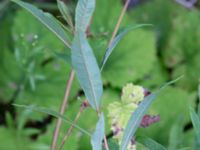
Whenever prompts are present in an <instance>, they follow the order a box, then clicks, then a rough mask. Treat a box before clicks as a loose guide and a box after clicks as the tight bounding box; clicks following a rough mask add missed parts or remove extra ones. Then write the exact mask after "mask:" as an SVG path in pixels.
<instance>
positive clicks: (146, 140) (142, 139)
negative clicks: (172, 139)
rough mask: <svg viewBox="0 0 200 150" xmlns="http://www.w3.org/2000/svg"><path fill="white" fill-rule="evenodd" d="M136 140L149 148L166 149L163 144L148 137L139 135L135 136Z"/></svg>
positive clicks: (151, 149) (154, 149)
mask: <svg viewBox="0 0 200 150" xmlns="http://www.w3.org/2000/svg"><path fill="white" fill-rule="evenodd" d="M137 142H139V143H141V144H143V145H144V146H145V147H147V148H148V149H149V150H167V149H166V148H165V147H164V146H163V145H161V144H159V143H157V142H156V141H154V140H153V139H150V138H146V137H139V138H137Z"/></svg>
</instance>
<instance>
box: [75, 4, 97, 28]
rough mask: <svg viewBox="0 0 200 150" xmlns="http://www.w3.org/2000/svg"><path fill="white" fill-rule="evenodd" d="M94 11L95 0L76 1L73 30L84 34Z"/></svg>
mask: <svg viewBox="0 0 200 150" xmlns="http://www.w3.org/2000/svg"><path fill="white" fill-rule="evenodd" d="M94 9H95V0H78V4H77V7H76V17H75V28H76V31H79V30H81V31H82V32H85V31H86V30H87V28H88V26H89V24H90V20H91V17H92V14H93V12H94Z"/></svg>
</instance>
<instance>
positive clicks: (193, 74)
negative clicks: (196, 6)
mask: <svg viewBox="0 0 200 150" xmlns="http://www.w3.org/2000/svg"><path fill="white" fill-rule="evenodd" d="M180 13H181V14H180V15H179V16H178V17H177V18H176V21H175V22H176V23H175V24H174V26H173V29H172V35H171V36H170V40H169V42H168V45H167V48H166V49H163V51H162V53H163V58H164V62H165V64H166V65H167V67H169V68H172V70H173V71H172V77H173V78H174V77H177V76H179V75H180V74H184V75H185V78H184V79H183V80H181V81H180V82H179V83H177V85H178V86H180V87H181V88H183V89H186V90H188V91H194V90H196V87H197V86H198V79H199V76H200V72H199V70H200V64H199V60H200V51H199V47H200V43H199V39H200V26H199V24H200V19H199V12H198V11H197V10H193V11H190V12H188V11H183V10H182V11H180ZM185 20H188V22H187V23H186V22H185ZM185 35H190V36H185Z"/></svg>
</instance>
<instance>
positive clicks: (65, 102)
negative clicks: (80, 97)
mask: <svg viewBox="0 0 200 150" xmlns="http://www.w3.org/2000/svg"><path fill="white" fill-rule="evenodd" d="M74 76H75V72H74V70H72V71H71V72H70V76H69V79H68V81H67V84H66V89H65V94H64V98H63V102H62V105H61V107H60V114H61V115H63V114H64V112H65V108H66V107H67V102H68V98H69V93H70V90H71V86H72V82H73V80H74ZM61 124H62V119H60V118H59V119H58V120H57V122H56V127H55V130H54V134H53V139H52V143H51V150H55V148H56V143H57V140H58V135H59V131H60V127H61Z"/></svg>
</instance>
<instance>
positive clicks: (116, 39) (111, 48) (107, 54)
mask: <svg viewBox="0 0 200 150" xmlns="http://www.w3.org/2000/svg"><path fill="white" fill-rule="evenodd" d="M143 26H148V24H139V25H133V26H132V27H129V28H127V29H125V30H124V31H123V32H121V33H119V35H117V36H116V37H115V39H114V40H113V42H112V43H111V44H110V45H109V47H108V48H107V50H106V52H105V54H104V58H103V60H102V63H101V70H102V69H103V67H104V65H105V63H106V61H107V60H108V58H109V56H110V55H111V53H112V51H113V50H114V48H115V47H116V46H117V44H118V43H119V41H120V40H121V39H122V38H123V37H124V36H125V35H126V34H127V33H128V32H130V31H131V30H134V29H137V28H140V27H143Z"/></svg>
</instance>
